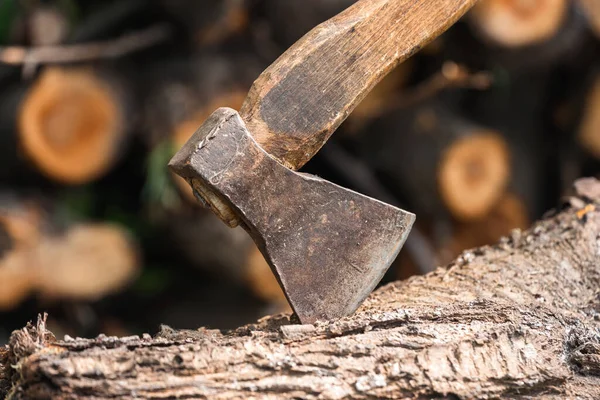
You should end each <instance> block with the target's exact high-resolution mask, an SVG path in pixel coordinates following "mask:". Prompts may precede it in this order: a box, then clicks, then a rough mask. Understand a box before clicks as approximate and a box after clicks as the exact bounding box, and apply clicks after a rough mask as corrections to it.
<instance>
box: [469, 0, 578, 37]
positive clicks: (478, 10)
mask: <svg viewBox="0 0 600 400" xmlns="http://www.w3.org/2000/svg"><path fill="white" fill-rule="evenodd" d="M568 6H569V1H567V0H482V1H480V2H479V3H478V4H476V5H475V7H473V10H472V11H471V13H470V16H469V17H470V18H469V21H470V22H471V25H472V26H473V27H474V28H475V30H476V31H477V32H479V33H480V34H481V35H482V36H483V37H484V38H485V39H487V40H489V41H491V42H493V43H495V44H498V45H500V46H504V47H521V46H527V45H532V44H536V43H540V42H543V41H545V40H548V39H550V38H552V36H554V35H555V34H556V33H557V32H558V31H559V29H560V28H561V26H562V24H563V22H564V20H565V17H566V15H567V11H568Z"/></svg>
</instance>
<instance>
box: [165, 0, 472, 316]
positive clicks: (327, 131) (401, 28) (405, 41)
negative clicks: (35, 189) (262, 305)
mask: <svg viewBox="0 0 600 400" xmlns="http://www.w3.org/2000/svg"><path fill="white" fill-rule="evenodd" d="M475 1H476V0H361V1H358V2H357V3H356V4H355V5H354V6H352V7H350V8H348V9H347V10H346V11H344V12H342V13H341V14H339V15H338V16H336V17H334V18H333V19H331V20H329V21H327V22H325V23H323V24H322V25H320V26H319V27H317V28H315V29H314V30H313V31H311V32H309V33H308V34H307V35H306V36H305V37H304V38H302V39H301V40H300V41H299V42H298V43H296V44H295V45H294V46H292V47H291V48H290V49H289V50H288V51H287V52H286V53H285V54H283V55H282V56H281V57H280V58H279V59H278V60H277V61H276V62H275V63H274V64H273V65H271V66H270V67H269V68H267V70H265V72H263V74H262V75H261V76H260V77H259V78H258V79H257V80H256V82H255V83H254V85H253V87H252V89H251V90H250V93H249V95H248V98H247V99H246V101H245V103H244V105H243V107H242V109H241V111H240V113H239V114H238V113H237V112H236V111H234V110H231V109H227V108H221V109H219V110H217V111H216V112H215V113H214V114H213V115H212V116H211V117H210V118H209V119H208V120H207V121H206V122H205V123H204V125H203V126H202V127H200V129H199V130H198V131H197V132H196V133H195V134H194V135H193V137H192V138H191V139H190V140H189V141H188V143H187V144H186V145H185V146H184V147H183V148H182V149H181V150H180V151H179V152H178V153H177V154H176V155H175V157H174V158H173V159H172V160H171V162H170V164H169V165H170V167H171V168H172V169H173V170H174V171H175V172H176V173H177V174H179V175H181V176H182V177H184V178H186V179H187V180H188V182H189V183H190V184H191V185H192V187H193V188H194V192H195V193H196V194H197V197H198V198H199V200H200V201H201V202H202V203H204V204H205V205H206V206H208V207H210V208H211V209H212V210H213V211H215V213H216V214H217V215H218V216H219V217H220V218H221V219H222V220H223V221H225V222H226V223H227V224H229V225H230V226H232V227H233V226H236V225H241V226H243V227H244V228H245V229H246V230H247V231H248V232H249V233H250V235H252V237H253V238H254V241H255V242H256V243H257V245H258V247H259V248H260V249H261V251H262V253H263V255H264V256H265V258H266V259H267V261H268V262H269V264H270V265H271V267H272V269H273V271H274V272H275V274H276V276H277V278H278V279H279V282H280V284H281V286H282V287H283V289H284V292H285V294H286V296H287V298H288V300H289V302H290V305H291V306H292V308H293V309H294V311H295V312H296V314H297V315H298V317H299V318H300V320H301V321H302V322H303V323H310V322H314V321H315V320H318V319H333V318H337V317H342V316H345V315H349V314H351V313H353V312H354V311H355V310H356V308H357V307H358V306H359V305H360V304H361V302H362V301H363V300H364V299H365V297H366V296H367V295H368V294H369V293H370V291H371V290H372V289H373V288H374V287H375V286H376V285H377V283H378V282H379V281H380V280H381V278H382V277H383V275H384V273H385V271H386V270H387V269H388V267H389V265H390V264H391V262H392V261H393V260H394V258H395V257H396V255H397V254H398V251H399V250H400V248H401V247H402V245H403V243H404V241H405V240H406V237H407V235H408V233H409V231H410V229H411V226H412V224H413V222H414V218H415V216H414V215H413V214H411V213H408V212H406V211H402V210H400V209H398V208H396V207H393V206H390V205H387V204H384V203H382V202H380V201H378V200H375V199H372V198H369V197H366V196H363V195H361V194H358V193H356V192H353V191H351V190H347V189H344V188H342V187H340V186H338V185H335V184H333V183H330V182H327V181H325V180H323V179H320V178H318V177H315V176H311V175H307V174H303V173H298V172H295V171H294V170H297V169H299V168H300V167H301V166H302V165H304V164H305V163H306V162H307V161H308V160H310V158H312V156H313V155H314V154H315V153H316V152H317V151H319V149H320V148H321V147H322V146H323V144H324V143H325V142H326V141H327V139H328V138H329V137H330V136H331V134H332V133H333V132H334V131H335V129H336V128H337V127H338V126H339V125H340V124H341V123H342V121H343V120H344V119H345V118H346V117H347V115H348V114H349V113H350V112H351V111H352V109H353V108H354V107H355V106H356V105H357V104H358V102H359V101H360V100H361V99H362V98H364V96H365V95H366V94H367V93H368V92H369V91H370V90H371V89H372V88H373V86H374V85H375V84H376V83H377V82H378V81H379V80H380V79H382V78H383V76H385V75H386V74H387V73H388V72H389V71H390V70H391V69H392V68H393V67H394V66H395V65H397V64H398V63H399V62H401V61H403V60H404V59H406V58H408V57H409V56H410V55H411V54H413V53H414V52H415V51H417V50H418V49H419V48H420V47H421V46H423V45H424V44H425V43H426V42H428V41H429V40H431V39H433V38H434V37H436V36H437V35H439V34H440V33H441V32H443V30H445V28H447V27H448V26H450V25H451V24H452V23H453V22H454V21H456V20H457V19H458V18H459V17H460V16H461V15H462V14H463V13H464V12H466V10H467V9H468V8H469V7H470V6H471V5H473V3H474V2H475Z"/></svg>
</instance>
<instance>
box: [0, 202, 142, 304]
mask: <svg viewBox="0 0 600 400" xmlns="http://www.w3.org/2000/svg"><path fill="white" fill-rule="evenodd" d="M53 218H54V217H53V216H52V215H50V213H49V212H48V210H46V207H44V206H43V202H42V201H39V200H38V201H36V200H35V199H34V198H33V197H31V198H30V197H26V196H18V195H17V196H15V195H11V194H8V193H1V194H0V231H2V232H3V235H2V237H3V238H4V239H5V240H4V241H3V244H2V253H1V254H0V310H3V311H4V310H11V309H13V308H14V307H15V306H17V305H18V304H19V303H21V302H22V301H23V300H24V299H26V298H27V297H28V296H30V295H31V294H33V293H35V294H36V295H38V296H39V297H41V298H44V299H46V300H59V299H72V300H83V301H93V300H98V299H100V298H102V297H104V296H106V295H108V294H111V293H115V292H118V291H119V290H121V289H122V288H123V287H125V286H127V285H128V284H129V283H131V282H132V280H133V279H134V278H135V277H136V276H137V273H138V271H139V266H140V260H139V254H138V249H137V246H136V245H135V244H134V242H133V241H132V240H131V238H130V237H129V235H128V234H127V233H126V232H125V231H124V230H123V229H121V228H119V227H116V226H111V225H109V224H84V223H71V224H69V225H68V226H66V227H62V226H60V225H59V224H58V223H57V222H56V221H54V220H53ZM107 249H110V251H107Z"/></svg>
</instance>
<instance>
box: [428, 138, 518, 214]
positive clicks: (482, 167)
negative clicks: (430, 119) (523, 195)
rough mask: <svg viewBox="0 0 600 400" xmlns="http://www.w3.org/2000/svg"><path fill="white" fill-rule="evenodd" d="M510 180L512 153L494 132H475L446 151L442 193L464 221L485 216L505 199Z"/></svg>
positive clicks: (440, 172) (440, 174) (440, 173)
mask: <svg viewBox="0 0 600 400" xmlns="http://www.w3.org/2000/svg"><path fill="white" fill-rule="evenodd" d="M509 176H510V152H509V150H508V146H507V144H506V141H505V140H504V138H503V137H502V136H500V135H499V134H497V133H495V132H493V131H477V132H471V133H470V135H468V136H465V137H463V138H460V139H458V140H456V141H455V142H454V143H452V145H451V146H450V147H449V148H448V149H446V150H445V152H444V155H443V157H442V159H441V163H440V165H439V168H438V185H439V192H440V195H441V196H442V199H443V201H444V204H445V205H446V207H448V209H449V210H450V212H451V213H452V215H453V216H454V217H456V218H457V219H460V220H470V219H474V218H480V217H482V216H485V215H486V214H487V213H488V212H489V211H490V209H491V208H492V207H493V206H494V204H495V203H496V200H497V199H498V198H499V197H500V196H501V195H502V193H503V192H504V190H505V189H506V186H507V184H508V178H509Z"/></svg>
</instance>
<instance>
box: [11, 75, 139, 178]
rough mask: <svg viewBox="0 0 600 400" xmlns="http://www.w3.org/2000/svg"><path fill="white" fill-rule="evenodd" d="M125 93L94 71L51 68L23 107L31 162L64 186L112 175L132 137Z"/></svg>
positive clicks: (21, 124) (21, 129) (24, 142)
mask: <svg viewBox="0 0 600 400" xmlns="http://www.w3.org/2000/svg"><path fill="white" fill-rule="evenodd" d="M121 89H122V88H119V86H116V85H115V80H113V79H112V78H108V77H107V76H103V75H102V74H99V73H96V72H94V71H92V70H90V69H85V68H77V69H75V68H72V69H65V68H49V69H46V70H45V71H44V72H43V73H42V75H41V76H40V77H39V79H38V80H37V81H36V82H35V84H34V85H33V86H32V87H31V88H30V90H29V91H28V93H27V94H26V96H25V98H24V100H23V102H22V104H21V105H20V108H19V114H18V134H19V142H20V146H21V148H22V149H23V152H24V154H25V155H26V157H27V158H28V159H30V160H31V161H32V163H33V164H35V165H36V166H37V168H38V169H39V170H40V171H41V172H42V173H43V174H44V175H46V176H48V177H50V178H51V179H53V180H56V181H58V182H61V183H65V184H83V183H87V182H90V181H93V180H95V179H97V178H99V177H101V176H102V175H104V174H105V173H107V172H108V171H109V170H110V169H111V168H112V167H113V166H114V165H115V163H116V162H117V161H118V159H119V156H120V155H121V154H122V153H123V148H124V145H125V144H126V139H127V138H128V135H127V133H128V132H127V126H128V119H127V117H126V115H127V113H128V112H129V111H130V110H129V109H128V108H129V105H128V102H127V101H126V100H125V98H126V91H125V90H121Z"/></svg>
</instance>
